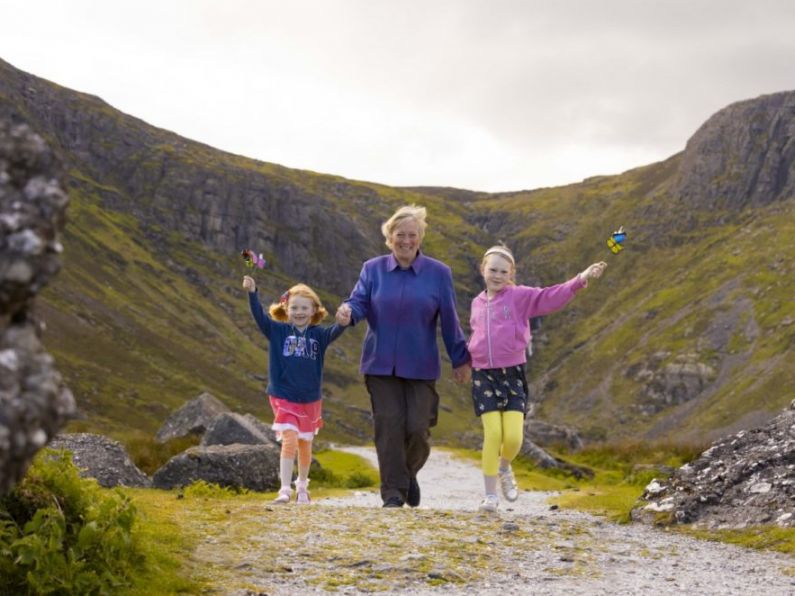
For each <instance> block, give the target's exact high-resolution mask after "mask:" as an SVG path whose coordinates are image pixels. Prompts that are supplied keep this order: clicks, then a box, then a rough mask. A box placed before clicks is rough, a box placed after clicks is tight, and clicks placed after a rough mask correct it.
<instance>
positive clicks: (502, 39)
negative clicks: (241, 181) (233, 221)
mask: <svg viewBox="0 0 795 596" xmlns="http://www.w3.org/2000/svg"><path fill="white" fill-rule="evenodd" d="M0 15H2V18H0V29H1V32H0V58H2V59H4V60H6V61H7V62H10V63H11V64H12V65H14V66H16V67H17V68H20V69H22V70H25V71H27V72H30V73H32V74H35V75H37V76H40V77H43V78H45V79H49V80H51V81H54V82H56V83H59V84H61V85H64V86H66V87H71V88H73V89H77V90H79V91H84V92H87V93H91V94H94V95H98V96H99V97H101V98H102V99H104V100H105V101H107V102H109V103H110V104H111V105H113V106H114V107H116V108H118V109H120V110H122V111H123V112H126V113H128V114H132V115H134V116H137V117H139V118H142V119H143V120H146V121H147V122H149V123H151V124H154V125H156V126H160V127H163V128H166V129H169V130H172V131H174V132H176V133H178V134H181V135H183V136H186V137H189V138H192V139H196V140H199V141H202V142H204V143H207V144H209V145H212V146H214V147H218V148H220V149H225V150H227V151H231V152H234V153H238V154H242V155H245V156H248V157H253V158H256V159H260V160H264V161H269V162H274V163H279V164H282V165H285V166H288V167H294V168H304V169H310V170H314V171H317V172H325V173H331V174H337V175H341V176H345V177H347V178H352V179H357V180H370V181H375V182H381V183H384V184H389V185H393V186H409V185H434V186H455V187H459V188H468V189H473V190H485V191H504V190H520V189H530V188H538V187H541V186H553V185H561V184H567V183H570V182H578V181H580V180H582V179H583V178H586V177H589V176H594V175H598V174H615V173H619V172H622V171H625V170H627V169H630V168H633V167H636V166H640V165H645V164H648V163H652V162H655V161H659V160H662V159H665V158H666V157H669V156H670V155H672V154H674V153H676V152H678V151H680V150H681V149H683V148H684V146H685V143H686V142H687V139H688V138H689V137H690V136H691V135H692V134H693V133H694V132H695V130H696V129H697V128H698V126H700V125H701V124H702V123H703V122H704V120H706V119H707V118H708V117H709V116H710V115H711V114H713V113H714V112H716V111H717V110H719V109H720V108H722V107H724V106H726V105H728V104H729V103H732V102H734V101H738V100H742V99H748V98H751V97H756V96H758V95H761V94H764V93H772V92H776V91H784V90H793V89H795V1H793V0H753V1H751V0H741V1H736V0H665V1H647V0H606V1H597V0H568V1H567V0H557V1H552V0H538V1H536V0H389V1H386V0H279V1H271V0H217V1H210V0H135V1H134V2H122V1H107V0H103V1H99V0H96V1H93V0H69V1H68V2H66V1H60V0H51V1H47V0H0Z"/></svg>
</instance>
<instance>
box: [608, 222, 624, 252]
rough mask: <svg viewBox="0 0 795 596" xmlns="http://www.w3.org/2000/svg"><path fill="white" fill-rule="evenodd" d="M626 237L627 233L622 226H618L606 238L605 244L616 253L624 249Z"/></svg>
mask: <svg viewBox="0 0 795 596" xmlns="http://www.w3.org/2000/svg"><path fill="white" fill-rule="evenodd" d="M626 238H627V233H626V232H625V231H624V226H621V227H620V228H618V229H617V230H616V231H615V232H613V234H612V235H611V236H610V238H608V240H607V246H608V247H609V248H610V250H611V251H613V254H614V255H617V254H618V253H620V252H621V251H622V250H624V240H626Z"/></svg>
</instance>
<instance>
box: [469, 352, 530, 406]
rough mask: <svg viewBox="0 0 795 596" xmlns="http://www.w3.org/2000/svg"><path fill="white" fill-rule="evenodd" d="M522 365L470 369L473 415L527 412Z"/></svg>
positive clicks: (525, 384) (525, 387) (525, 379)
mask: <svg viewBox="0 0 795 596" xmlns="http://www.w3.org/2000/svg"><path fill="white" fill-rule="evenodd" d="M527 396H528V390H527V378H526V377H525V372H524V365H523V364H520V365H518V366H509V367H507V368H473V369H472V404H473V405H474V406H475V415H476V416H480V415H481V414H485V413H486V412H506V411H513V412H522V413H523V414H525V413H526V412H527Z"/></svg>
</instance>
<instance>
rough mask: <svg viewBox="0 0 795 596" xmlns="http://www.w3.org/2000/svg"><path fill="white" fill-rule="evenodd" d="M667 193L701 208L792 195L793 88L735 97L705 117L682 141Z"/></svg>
mask: <svg viewBox="0 0 795 596" xmlns="http://www.w3.org/2000/svg"><path fill="white" fill-rule="evenodd" d="M672 192H673V194H674V195H676V196H678V197H679V198H681V200H683V201H684V202H686V203H687V204H690V205H694V206H697V207H699V208H702V209H714V208H730V209H734V210H740V209H742V208H744V207H748V206H751V207H758V206H761V205H767V204H770V203H773V202H775V201H782V200H786V199H790V198H792V197H793V196H795V93H791V92H787V93H775V94H773V95H766V96H764V97H759V98H757V99H752V100H748V101H741V102H738V103H735V104H732V105H730V106H728V107H727V108H725V109H723V110H721V111H720V112H718V113H717V114H715V115H714V116H712V117H711V118H710V119H709V120H707V121H706V122H705V123H704V124H703V126H701V128H699V129H698V130H697V131H696V134H694V135H693V136H692V137H691V138H690V140H689V141H688V143H687V147H686V148H685V152H684V155H683V158H682V163H681V165H680V166H679V171H678V172H677V174H676V178H675V180H674V184H673V189H672Z"/></svg>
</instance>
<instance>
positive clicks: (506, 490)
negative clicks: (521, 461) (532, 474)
mask: <svg viewBox="0 0 795 596" xmlns="http://www.w3.org/2000/svg"><path fill="white" fill-rule="evenodd" d="M499 474H500V488H501V489H502V496H503V497H505V500H506V501H510V502H511V503H513V502H514V501H515V500H516V499H518V498H519V487H518V486H516V479H515V478H514V477H513V470H512V469H511V468H508V469H507V470H500V473H499Z"/></svg>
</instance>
